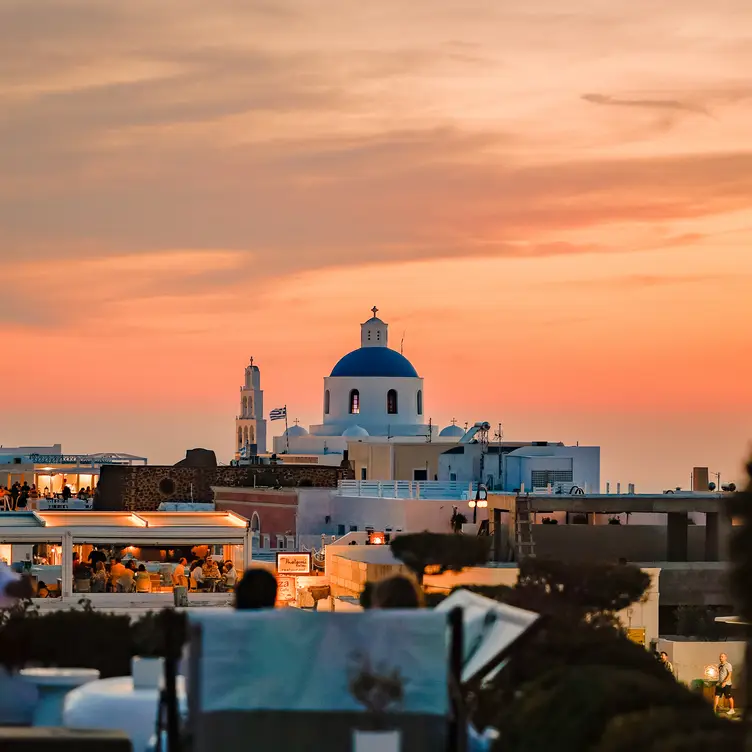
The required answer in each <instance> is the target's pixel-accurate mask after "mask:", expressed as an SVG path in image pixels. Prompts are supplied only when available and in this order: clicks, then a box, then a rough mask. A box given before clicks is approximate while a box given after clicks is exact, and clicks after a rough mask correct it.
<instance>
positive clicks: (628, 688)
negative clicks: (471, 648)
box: [495, 665, 708, 752]
mask: <svg viewBox="0 0 752 752" xmlns="http://www.w3.org/2000/svg"><path fill="white" fill-rule="evenodd" d="M519 692H520V696H519V698H518V699H517V700H516V701H515V702H514V703H512V704H507V705H506V706H501V707H500V710H501V712H500V714H499V717H498V718H497V722H496V724H495V725H496V727H497V728H499V729H502V730H503V737H502V739H503V741H501V742H500V747H499V748H500V749H502V748H503V749H504V750H505V751H506V752H515V751H516V750H520V751H522V750H524V752H550V750H556V749H561V750H582V751H584V750H590V749H597V747H596V746H595V745H597V743H598V742H599V740H600V739H601V736H602V735H603V733H604V730H605V728H606V727H607V725H608V724H609V722H610V721H611V719H613V718H614V717H615V716H618V715H622V714H624V713H629V712H634V711H641V710H647V709H649V708H650V707H662V706H667V705H671V706H673V707H675V708H677V707H680V708H684V709H686V710H685V712H686V713H690V712H696V713H702V712H707V711H708V708H707V705H706V704H705V702H704V700H703V699H702V698H700V697H698V696H697V695H694V694H692V693H691V692H689V691H688V690H686V689H684V688H683V687H681V686H680V685H678V684H676V683H675V682H666V681H665V680H661V679H659V678H657V677H654V676H650V675H648V674H646V673H643V672H641V671H637V670H634V669H631V668H623V667H616V666H592V665H590V666H589V665H584V666H574V667H573V666H566V667H565V668H561V669H555V670H553V671H549V672H547V673H544V674H542V675H539V676H538V678H537V679H536V680H535V681H533V682H529V683H528V684H527V685H525V686H523V687H521V688H520V690H519Z"/></svg>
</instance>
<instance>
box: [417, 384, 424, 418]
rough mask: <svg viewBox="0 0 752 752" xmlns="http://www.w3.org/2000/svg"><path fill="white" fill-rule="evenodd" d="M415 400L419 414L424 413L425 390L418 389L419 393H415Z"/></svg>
mask: <svg viewBox="0 0 752 752" xmlns="http://www.w3.org/2000/svg"><path fill="white" fill-rule="evenodd" d="M415 402H416V405H415V406H416V408H417V410H418V415H423V390H422V389H418V394H417V395H415Z"/></svg>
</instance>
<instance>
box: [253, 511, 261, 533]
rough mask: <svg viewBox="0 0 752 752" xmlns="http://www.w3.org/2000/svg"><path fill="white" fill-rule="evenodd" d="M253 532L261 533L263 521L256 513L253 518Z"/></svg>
mask: <svg viewBox="0 0 752 752" xmlns="http://www.w3.org/2000/svg"><path fill="white" fill-rule="evenodd" d="M251 532H253V533H259V532H261V519H260V517H259V516H258V512H254V513H253V516H252V517H251Z"/></svg>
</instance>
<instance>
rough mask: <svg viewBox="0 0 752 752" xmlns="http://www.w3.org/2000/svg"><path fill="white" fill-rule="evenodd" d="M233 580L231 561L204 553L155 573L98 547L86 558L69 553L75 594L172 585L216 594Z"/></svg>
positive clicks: (153, 589) (162, 566)
mask: <svg viewBox="0 0 752 752" xmlns="http://www.w3.org/2000/svg"><path fill="white" fill-rule="evenodd" d="M236 579H237V572H236V570H235V567H234V566H233V563H232V562H231V561H221V560H215V559H214V557H213V556H212V555H211V554H208V553H207V555H206V556H204V557H203V558H196V559H194V560H193V561H192V562H191V563H190V564H189V563H188V559H187V558H186V557H180V558H179V559H178V561H177V563H170V562H161V563H159V572H149V571H148V570H147V568H146V564H145V563H144V562H140V561H138V559H136V558H133V557H125V558H124V557H121V556H118V555H112V554H111V552H108V551H106V550H103V549H101V548H96V547H95V548H93V549H92V550H91V552H90V553H89V556H88V559H87V560H86V561H83V560H82V559H81V558H80V556H79V554H78V553H77V552H74V553H73V590H74V592H78V593H81V592H86V593H151V592H159V591H160V590H161V589H162V588H167V589H170V588H172V587H176V586H178V587H185V588H186V589H188V590H193V591H203V592H215V593H220V592H229V591H232V590H233V589H234V588H235V582H236ZM43 584H44V583H40V590H41V589H42V588H41V586H42V585H43Z"/></svg>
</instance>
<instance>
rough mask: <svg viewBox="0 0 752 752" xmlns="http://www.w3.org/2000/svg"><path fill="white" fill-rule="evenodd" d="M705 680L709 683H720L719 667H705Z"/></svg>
mask: <svg viewBox="0 0 752 752" xmlns="http://www.w3.org/2000/svg"><path fill="white" fill-rule="evenodd" d="M705 678H706V679H707V680H708V681H718V666H714V665H713V664H712V663H710V664H708V665H707V666H705Z"/></svg>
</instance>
